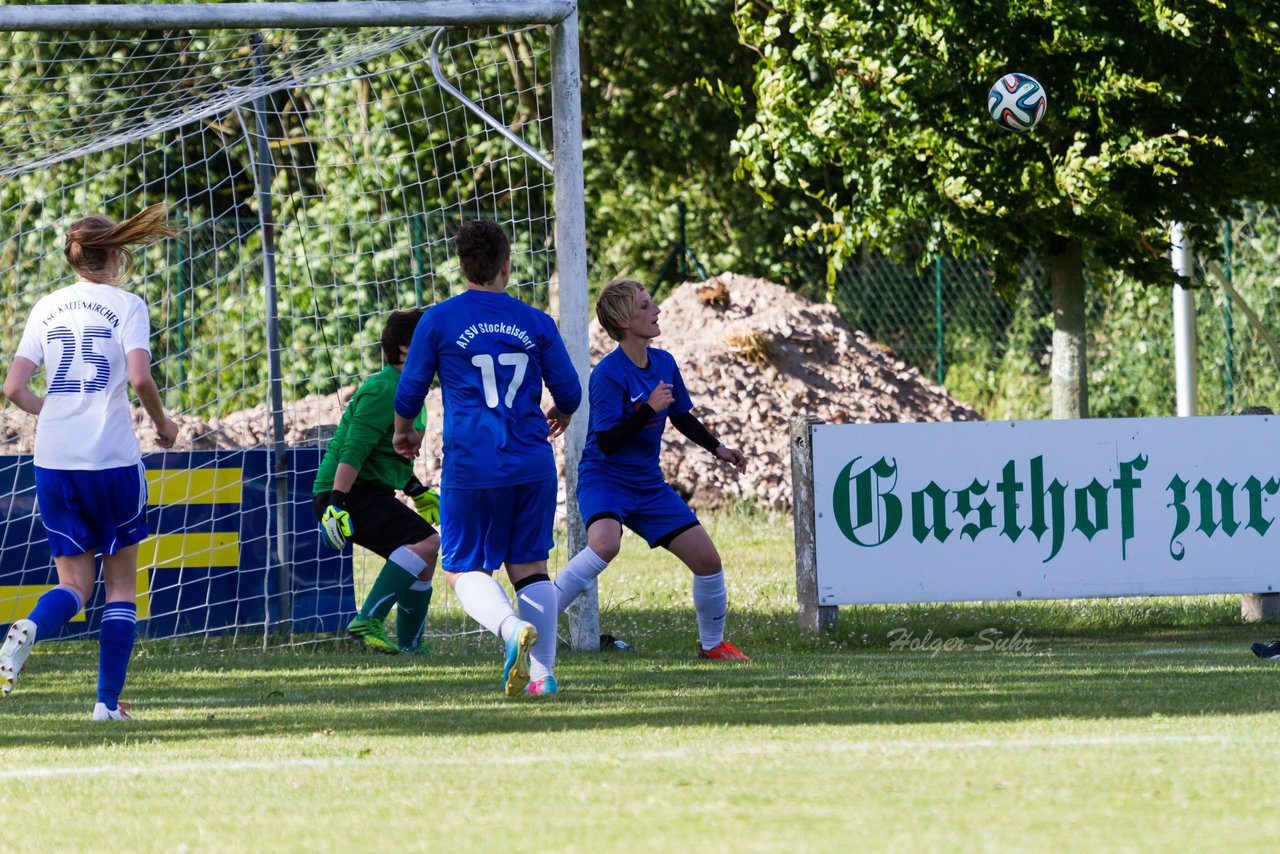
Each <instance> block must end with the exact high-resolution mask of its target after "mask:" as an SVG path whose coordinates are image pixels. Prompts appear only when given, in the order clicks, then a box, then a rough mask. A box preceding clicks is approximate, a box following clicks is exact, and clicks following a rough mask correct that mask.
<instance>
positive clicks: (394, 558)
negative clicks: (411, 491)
mask: <svg viewBox="0 0 1280 854" xmlns="http://www.w3.org/2000/svg"><path fill="white" fill-rule="evenodd" d="M347 512H349V513H350V514H351V522H352V527H353V528H354V531H355V532H354V534H353V535H352V537H351V541H352V542H354V543H356V544H358V545H361V546H363V547H365V548H367V549H369V550H370V551H372V552H373V553H374V554H376V555H378V556H380V557H381V558H382V559H383V560H384V561H385V563H383V565H382V568H381V569H379V571H378V575H377V577H376V578H375V579H374V582H373V586H372V587H371V588H369V593H368V595H367V596H366V597H365V600H364V604H363V605H361V606H360V610H359V612H358V613H357V614H356V616H355V618H354V619H353V620H352V621H351V622H350V623H348V624H347V632H348V634H350V635H352V636H353V637H356V638H359V639H360V640H361V641H363V642H364V644H365V645H366V646H368V647H369V648H371V649H375V650H377V651H379V652H385V653H388V654H392V655H393V654H395V653H397V652H399V651H400V646H399V645H397V644H396V642H394V641H392V640H391V638H389V637H387V632H386V619H387V615H388V614H390V613H391V607H392V606H393V605H395V604H396V603H397V602H398V601H399V600H400V598H401V597H402V596H403V595H404V594H405V593H406V592H407V591H408V590H409V589H410V588H411V587H413V585H415V584H417V583H418V581H419V578H420V576H422V575H424V574H425V576H426V580H427V581H428V583H429V582H430V579H431V573H432V572H433V571H434V568H435V556H436V553H437V551H438V550H439V542H440V539H439V536H438V535H437V534H436V531H435V529H434V528H432V527H431V526H430V525H428V524H427V523H426V522H425V521H424V520H423V518H422V517H421V516H419V515H418V514H417V513H416V512H414V511H413V510H410V509H409V508H408V507H407V506H405V505H404V504H403V503H401V502H400V501H399V500H397V499H396V497H395V494H394V493H392V492H390V491H387V490H384V489H372V488H362V487H356V488H355V489H352V490H351V494H350V496H349V497H348V499H347ZM410 543H414V544H417V543H421V544H422V546H421V547H420V548H417V549H414V548H410V547H409V544H410ZM422 616H423V619H424V620H425V619H426V612H425V610H424V611H423V615H422ZM420 627H421V626H419V627H418V628H420Z"/></svg>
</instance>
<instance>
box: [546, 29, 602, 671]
mask: <svg viewBox="0 0 1280 854" xmlns="http://www.w3.org/2000/svg"><path fill="white" fill-rule="evenodd" d="M551 55H552V59H551V111H552V114H553V117H552V124H553V134H554V139H555V167H556V168H555V193H556V268H557V271H558V273H559V276H560V318H559V319H560V332H561V334H562V335H563V336H564V340H565V346H566V347H567V348H568V350H569V358H570V359H571V360H572V361H573V366H574V367H575V368H576V369H577V371H578V379H579V380H581V382H582V387H583V389H584V390H585V389H586V387H587V378H588V374H589V372H590V355H589V353H588V351H587V320H588V318H587V311H588V306H587V213H586V207H585V204H584V202H583V192H584V190H583V186H584V184H583V175H582V105H581V100H580V98H581V96H580V93H579V85H580V80H579V70H578V13H577V11H576V10H574V11H573V12H572V13H571V14H569V15H568V16H566V17H565V19H564V20H562V21H561V22H560V23H558V24H557V25H556V26H554V27H552V29H551ZM587 409H588V403H587V396H586V395H585V394H583V399H582V408H581V409H579V410H578V412H577V414H575V415H574V416H573V421H571V422H570V423H569V429H568V431H567V432H566V433H565V441H564V481H565V489H566V491H567V495H568V500H567V501H566V510H567V515H568V520H567V521H568V525H569V536H568V551H569V555H570V556H572V555H576V554H577V553H578V552H580V551H582V550H583V549H584V548H586V546H587V531H586V528H585V527H584V526H583V524H582V517H581V515H579V513H578V461H579V460H581V459H582V446H583V444H584V443H585V442H586V436H587V416H588V414H589V413H588V411H587ZM568 613H569V632H570V639H571V642H572V644H573V648H574V649H579V650H599V649H600V603H599V598H598V595H597V592H596V585H595V584H594V583H592V585H591V586H590V587H589V588H588V589H587V590H586V591H585V592H583V594H582V595H581V596H579V597H578V598H577V600H575V601H574V603H573V605H571V606H570V607H569V610H568Z"/></svg>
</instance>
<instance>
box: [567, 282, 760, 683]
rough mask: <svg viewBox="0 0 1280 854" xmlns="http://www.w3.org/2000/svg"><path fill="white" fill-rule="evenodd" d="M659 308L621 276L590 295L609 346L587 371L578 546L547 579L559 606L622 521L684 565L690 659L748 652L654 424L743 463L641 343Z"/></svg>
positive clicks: (582, 584) (604, 555)
mask: <svg viewBox="0 0 1280 854" xmlns="http://www.w3.org/2000/svg"><path fill="white" fill-rule="evenodd" d="M659 314H661V310H660V309H659V308H658V306H657V305H656V304H655V303H654V302H653V300H652V299H650V298H649V294H648V293H646V292H645V289H644V286H643V285H641V284H640V283H639V282H635V281H632V280H630V279H617V280H615V281H612V282H610V283H609V284H608V285H607V286H606V287H605V289H604V290H603V291H602V292H601V294H600V299H599V300H598V301H597V303H596V316H597V317H598V318H599V319H600V324H601V325H602V326H603V327H604V329H605V331H606V332H608V333H609V336H610V337H611V338H613V339H614V340H615V341H617V342H618V346H617V348H616V349H615V350H614V351H613V352H612V353H610V354H609V355H607V356H605V357H604V358H603V359H601V360H600V362H599V363H598V364H596V366H595V367H594V368H593V369H592V370H591V382H590V386H589V392H588V393H589V395H590V397H589V400H590V404H591V406H590V411H591V415H590V425H589V427H588V429H587V444H586V447H585V448H584V450H583V452H582V463H581V465H580V466H579V468H578V508H579V510H580V511H581V513H582V518H583V520H584V521H585V522H586V524H587V547H586V548H585V549H583V550H582V551H580V552H579V553H578V554H576V555H574V557H572V558H571V559H570V560H569V562H568V564H566V565H565V568H564V570H563V571H562V572H561V573H560V574H559V575H558V576H557V577H556V581H555V585H556V592H557V594H558V595H557V605H558V607H559V610H560V611H563V610H564V609H565V607H567V606H568V604H569V603H570V602H572V601H573V600H574V599H575V598H576V597H577V596H578V595H579V594H580V593H582V591H583V590H585V589H586V588H587V587H588V586H589V585H590V584H591V581H592V580H593V579H595V578H596V577H597V576H599V575H600V573H602V572H604V570H605V567H607V566H608V565H609V561H611V560H613V559H614V557H616V556H617V554H618V547H619V545H620V544H621V540H622V526H623V525H626V526H627V527H628V528H630V529H631V530H633V531H635V532H636V533H637V534H639V535H640V536H641V537H643V538H644V540H645V542H647V543H648V544H649V547H650V548H657V547H659V546H662V547H663V548H665V549H666V550H667V551H669V552H671V553H672V554H674V555H675V556H676V557H678V558H680V560H681V561H683V562H684V564H685V566H687V567H689V569H690V570H692V571H693V607H694V610H695V611H696V612H697V618H698V640H699V646H698V657H699V658H711V659H720V660H729V661H746V660H748V659H747V657H746V656H745V655H743V654H742V652H740V651H739V650H738V648H737V647H735V646H734V645H733V644H731V643H729V642H728V641H726V640H725V639H724V621H725V614H726V611H727V608H728V595H727V593H726V591H725V584H724V568H723V566H722V565H721V562H720V554H719V552H717V551H716V547H715V544H714V543H712V542H711V537H710V536H708V535H707V531H706V529H705V528H703V527H702V525H700V524H699V523H698V517H697V516H695V515H694V513H693V511H692V510H690V509H689V505H688V504H686V503H685V501H684V499H682V498H681V497H680V496H679V495H678V494H677V493H676V491H675V490H674V489H672V488H671V486H670V484H668V483H667V482H666V479H665V478H664V477H663V475H662V469H661V467H660V466H659V465H658V453H659V451H660V450H661V448H662V431H663V430H664V429H665V428H666V426H667V421H668V420H669V421H670V422H671V423H672V424H673V425H674V426H675V428H676V429H677V430H679V431H680V432H681V433H683V434H684V435H685V436H687V437H688V438H689V439H690V440H691V441H693V442H694V443H695V444H697V445H700V446H701V447H703V448H705V449H706V450H707V451H709V452H710V453H712V454H714V455H715V456H716V458H717V459H719V460H722V461H723V462H726V463H728V464H729V465H731V466H733V467H734V468H735V469H737V471H738V472H739V473H742V472H743V471H745V470H746V467H747V459H746V457H745V456H743V454H742V452H741V451H738V450H735V449H733V448H727V447H725V446H724V445H723V444H721V443H720V441H719V440H718V439H716V437H715V436H713V435H711V432H710V431H709V430H707V428H706V427H705V426H703V424H702V422H701V421H699V420H698V418H697V416H695V415H694V414H693V402H692V401H691V400H690V399H689V392H688V391H687V390H686V389H685V385H684V378H683V377H681V376H680V368H679V367H678V366H677V365H676V360H675V359H674V358H673V357H672V355H671V354H670V353H668V352H666V351H665V350H659V349H658V348H657V347H651V346H650V342H651V341H652V340H653V339H654V338H657V337H658V336H659V335H660V334H661V332H662V330H661V329H660V327H659V325H658V315H659Z"/></svg>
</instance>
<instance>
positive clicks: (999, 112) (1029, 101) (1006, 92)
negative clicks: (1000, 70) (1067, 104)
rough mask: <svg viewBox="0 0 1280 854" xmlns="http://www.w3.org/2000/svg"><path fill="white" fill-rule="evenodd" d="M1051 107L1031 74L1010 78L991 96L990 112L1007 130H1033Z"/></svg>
mask: <svg viewBox="0 0 1280 854" xmlns="http://www.w3.org/2000/svg"><path fill="white" fill-rule="evenodd" d="M1048 106H1049V102H1048V101H1047V100H1046V98H1045V95H1044V87H1043V86H1041V85H1040V82H1039V81H1038V80H1036V79H1035V78H1034V77H1032V76H1030V75H1028V74H1006V75H1005V76H1003V77H1001V78H1000V79H999V80H997V81H996V84H995V85H994V86H992V87H991V91H990V92H988V93H987V110H988V111H990V113H991V118H993V119H995V120H996V124H998V125H1000V127H1002V128H1004V129H1005V130H1016V131H1024V130H1031V129H1032V128H1033V127H1035V126H1036V125H1037V124H1038V123H1039V122H1040V120H1041V119H1042V118H1044V112H1045V110H1046V109H1047V108H1048Z"/></svg>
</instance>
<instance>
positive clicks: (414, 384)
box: [391, 312, 436, 459]
mask: <svg viewBox="0 0 1280 854" xmlns="http://www.w3.org/2000/svg"><path fill="white" fill-rule="evenodd" d="M427 314H428V316H427V317H424V318H423V319H422V320H421V321H420V322H419V323H418V326H417V328H416V329H414V330H413V339H412V340H411V341H410V342H409V353H408V355H406V356H405V361H404V367H403V368H402V369H401V370H400V381H399V383H397V384H396V397H395V402H394V406H393V408H394V410H395V429H394V431H393V433H392V438H391V442H392V444H393V445H394V446H395V450H396V453H397V454H399V455H400V456H402V457H408V458H409V459H413V458H414V457H416V456H418V451H419V450H420V449H421V448H422V434H421V433H419V432H418V429H417V428H416V427H414V426H413V422H414V420H415V419H416V418H417V417H418V413H420V412H422V404H423V401H425V400H426V399H427V392H428V391H430V390H431V382H432V380H434V379H435V376H436V356H435V353H436V351H435V342H434V340H433V339H434V336H433V335H432V329H431V323H430V320H431V318H430V315H431V312H428V313H427Z"/></svg>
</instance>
